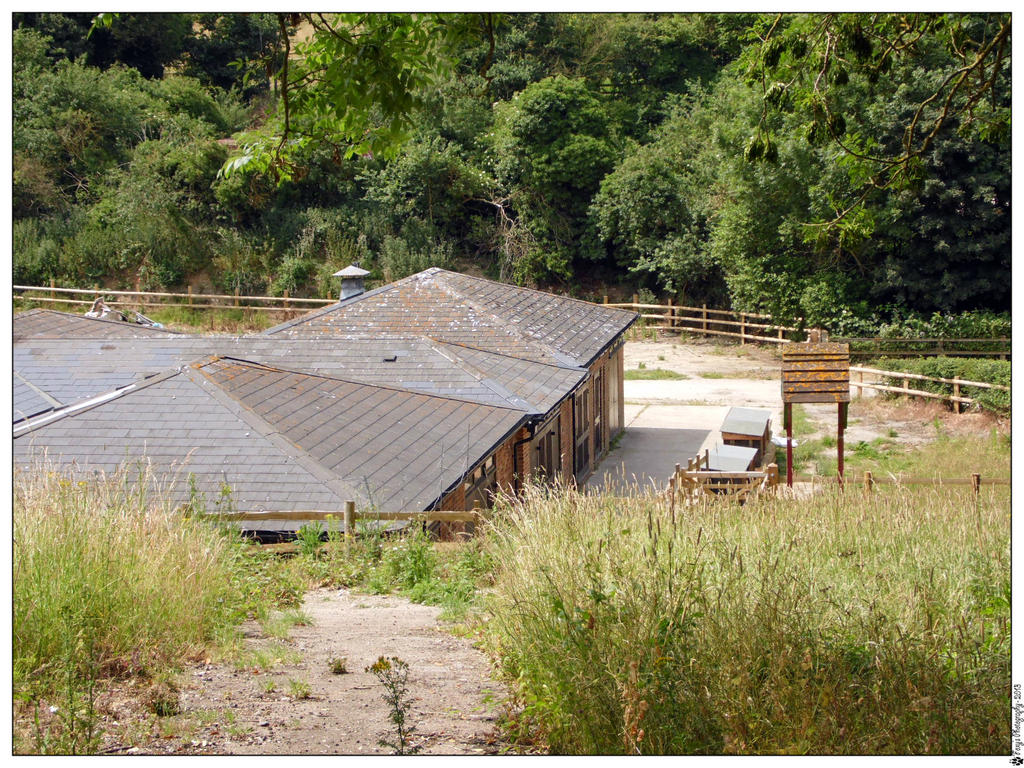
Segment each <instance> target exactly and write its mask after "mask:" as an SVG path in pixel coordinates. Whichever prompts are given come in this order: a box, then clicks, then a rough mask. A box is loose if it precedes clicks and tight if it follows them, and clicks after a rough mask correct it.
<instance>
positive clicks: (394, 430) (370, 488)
mask: <svg viewBox="0 0 1024 768" xmlns="http://www.w3.org/2000/svg"><path fill="white" fill-rule="evenodd" d="M197 369H198V370H199V371H200V372H201V373H202V375H203V376H205V377H206V378H207V379H209V380H210V381H211V382H213V383H214V384H216V385H217V386H218V387H219V388H221V389H222V390H223V391H224V392H225V393H226V394H228V395H229V396H230V397H232V398H234V399H236V400H237V401H238V402H239V404H240V405H241V406H242V407H244V408H246V409H248V410H250V411H252V412H253V413H254V414H256V415H258V416H259V418H261V419H263V420H265V421H266V422H267V423H268V424H269V425H271V427H272V428H273V429H275V430H278V431H279V432H280V434H281V435H282V436H283V437H285V438H286V439H287V440H289V441H291V442H292V443H294V444H295V445H297V446H298V447H299V448H301V449H302V450H303V451H304V452H305V453H307V454H308V455H309V456H311V457H313V458H314V459H315V460H316V461H317V462H318V463H319V464H321V465H322V466H324V467H326V468H327V469H329V470H330V471H331V472H332V473H334V474H335V475H337V476H339V477H342V478H344V479H345V481H346V482H347V483H348V484H350V485H352V486H354V487H357V488H360V489H367V491H366V493H367V495H368V496H369V497H370V499H371V500H372V501H373V502H374V503H376V504H378V505H380V506H381V507H382V508H385V509H394V510H400V509H424V508H426V507H427V506H429V505H431V504H432V503H434V502H435V501H436V500H437V499H438V497H439V496H440V495H441V494H442V493H443V492H445V491H446V490H447V489H448V488H450V487H452V486H454V485H455V484H456V483H458V482H459V481H460V480H461V478H462V476H463V474H464V473H465V472H466V471H467V470H468V469H471V468H472V467H473V466H475V465H476V464H477V463H479V462H480V461H482V460H483V459H484V458H486V457H487V456H488V455H489V454H490V453H491V452H492V451H493V450H494V448H495V447H497V445H498V444H499V443H500V442H501V441H502V440H504V439H505V438H506V437H507V436H508V435H509V434H511V433H512V432H513V431H515V429H517V428H518V427H519V426H520V425H521V424H522V423H523V422H525V421H526V418H527V415H526V414H525V413H523V412H522V411H520V410H516V409H512V408H503V407H495V406H490V405H483V404H480V403H474V402H470V401H467V400H458V399H454V398H440V397H436V396H432V395H425V394H421V393H417V392H411V391H408V390H404V389H398V388H392V387H382V386H377V385H371V384H365V383H360V382H353V381H344V380H338V379H329V378H325V377H321V376H315V375H310V374H304V373H296V372H292V371H285V370H279V369H274V368H270V367H265V366H259V365H254V364H252V363H247V362H244V361H241V360H232V359H227V358H224V359H218V360H214V361H211V362H208V363H204V364H200V365H197ZM467 464H468V466H467ZM414 465H415V466H418V467H420V469H419V470H417V471H415V472H412V473H407V474H406V475H404V477H403V480H402V482H396V478H398V477H400V476H403V473H402V472H401V471H400V468H401V467H406V468H409V467H412V466H414ZM438 489H439V490H438Z"/></svg>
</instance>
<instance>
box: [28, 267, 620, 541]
mask: <svg viewBox="0 0 1024 768" xmlns="http://www.w3.org/2000/svg"><path fill="white" fill-rule="evenodd" d="M343 277H344V276H343ZM358 277H360V278H361V276H358ZM347 288H348V290H346V291H345V292H344V293H343V295H345V296H347V298H344V299H342V300H340V301H339V302H338V303H336V304H333V305H330V306H328V307H326V308H324V309H320V310H315V311H313V312H310V313H308V314H306V315H303V316H301V317H299V318H297V319H295V320H292V321H289V322H287V323H284V324H282V325H279V326H277V327H275V328H272V329H270V330H269V331H267V332H264V333H263V334H260V335H251V336H241V337H234V336H195V335H189V334H178V333H174V332H171V331H168V330H166V329H161V328H153V327H146V326H140V325H135V324H132V323H124V322H117V321H113V320H105V319H96V318H86V317H83V316H81V315H73V314H68V313H63V312H54V311H52V310H31V311H29V312H23V313H20V314H18V315H16V316H15V320H14V333H13V337H14V350H13V351H14V372H13V373H14V402H13V424H14V446H15V448H14V455H15V459H16V461H17V462H18V464H19V465H20V466H30V465H31V463H32V461H33V460H34V459H35V458H38V457H40V456H42V455H44V454H45V456H46V457H47V458H48V460H49V461H51V462H53V461H56V462H58V463H60V464H62V465H64V466H66V467H68V468H71V469H73V470H74V471H77V472H88V471H105V472H109V471H112V470H114V469H116V468H117V467H118V466H119V465H123V464H126V463H127V464H131V462H133V461H135V460H137V459H138V457H140V456H144V457H145V459H146V460H147V461H149V462H151V463H152V464H153V466H154V469H156V470H157V474H158V475H159V476H162V477H164V478H166V482H167V483H168V485H169V486H170V492H171V493H172V496H173V497H174V498H175V499H176V500H178V501H179V502H182V503H184V501H187V492H188V487H189V486H188V483H187V482H186V481H187V479H188V478H189V477H190V476H191V477H192V479H193V482H194V483H195V487H196V488H197V489H198V490H200V491H201V492H203V493H205V494H207V495H211V494H212V495H213V496H214V497H215V496H216V495H217V494H218V493H219V490H220V488H221V487H222V486H223V484H224V483H227V484H228V485H229V486H230V487H231V489H232V495H233V498H234V501H235V505H236V508H238V509H240V510H249V511H260V510H262V511H275V510H280V511H285V510H301V509H310V510H321V511H335V510H337V511H339V512H340V511H341V510H342V509H343V505H344V502H345V501H347V500H355V501H356V502H357V504H358V505H359V506H360V507H362V508H367V507H376V508H377V509H381V510H385V511H400V510H404V511H412V510H420V509H451V510H459V509H469V508H472V507H473V506H487V505H488V504H489V502H490V498H491V496H492V495H493V493H495V492H496V491H497V490H498V489H499V488H509V489H514V488H515V487H516V485H517V484H518V482H519V481H520V480H521V479H522V478H524V477H526V476H527V475H529V474H531V473H534V472H541V473H543V474H545V475H548V476H554V475H556V474H560V475H563V476H575V477H576V478H578V479H580V478H582V477H583V476H585V475H586V474H588V473H589V472H590V471H591V469H592V467H593V464H594V462H595V459H596V457H598V456H600V454H601V453H603V452H604V451H605V450H607V448H608V444H609V442H610V440H611V438H612V437H613V436H614V434H615V432H617V431H618V430H620V429H621V428H622V423H623V418H622V402H623V401H622V341H623V334H624V332H625V330H626V329H627V328H628V327H629V325H630V324H631V323H632V322H633V321H634V320H635V317H636V316H635V315H634V314H633V313H629V312H623V311H621V310H617V309H611V308H608V307H602V306H600V305H594V304H590V303H587V302H581V301H577V300H574V299H568V298H564V297H558V296H552V295H550V294H545V293H541V292H539V291H532V290H529V289H523V288H516V287H514V286H506V285H503V284H500V283H495V282H493V281H489V280H483V279H481V278H472V277H467V276H465V275H459V274H456V273H453V272H447V271H445V270H439V269H431V270H426V271H425V272H421V273H419V274H418V275H413V276H411V277H409V278H406V279H404V280H400V281H397V282H396V283H392V284H390V285H386V286H383V287H382V288H378V289H376V290H372V291H368V292H364V291H362V288H361V285H359V287H358V288H356V289H353V288H352V286H351V285H349V286H347ZM294 525H295V524H292V523H288V522H285V521H282V522H280V524H279V526H278V527H279V528H280V529H282V530H284V529H288V528H290V527H294Z"/></svg>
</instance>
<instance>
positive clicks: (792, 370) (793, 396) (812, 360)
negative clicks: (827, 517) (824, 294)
mask: <svg viewBox="0 0 1024 768" xmlns="http://www.w3.org/2000/svg"><path fill="white" fill-rule="evenodd" d="M812 333H813V334H815V336H813V337H812V338H814V339H815V340H814V341H808V342H805V343H802V344H787V345H786V346H785V347H784V348H783V350H782V403H783V405H782V408H783V411H782V415H783V421H784V422H785V425H786V485H789V486H792V485H793V403H836V404H837V405H838V406H839V414H838V415H839V419H838V424H837V426H838V428H839V434H838V437H837V439H836V451H837V454H838V461H837V467H836V469H837V470H838V475H839V483H840V487H842V482H843V470H844V467H843V452H844V451H843V448H844V446H843V432H844V431H845V430H846V419H847V412H848V409H849V407H850V345H849V344H834V343H829V342H820V341H817V338H818V337H817V335H816V334H817V333H818V332H817V331H814V332H812Z"/></svg>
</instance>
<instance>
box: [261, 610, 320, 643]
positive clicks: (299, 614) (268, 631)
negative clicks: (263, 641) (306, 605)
mask: <svg viewBox="0 0 1024 768" xmlns="http://www.w3.org/2000/svg"><path fill="white" fill-rule="evenodd" d="M312 623H313V620H312V619H311V618H310V617H309V614H307V613H306V612H305V611H303V610H301V609H299V608H292V609H290V610H287V611H281V612H280V613H277V614H274V615H273V616H271V617H269V618H268V619H266V620H265V621H264V622H263V634H265V635H267V636H268V637H273V638H277V639H278V640H287V639H288V635H289V634H291V630H292V627H308V626H309V625H310V624H312Z"/></svg>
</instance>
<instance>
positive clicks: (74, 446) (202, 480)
mask: <svg viewBox="0 0 1024 768" xmlns="http://www.w3.org/2000/svg"><path fill="white" fill-rule="evenodd" d="M13 455H14V461H15V464H16V465H18V466H26V467H29V466H31V465H32V463H33V462H34V461H37V460H42V459H44V458H45V459H46V460H47V461H49V462H52V463H54V464H56V465H58V466H60V467H62V468H64V469H65V470H69V471H71V472H72V473H89V472H93V471H101V472H105V473H112V472H115V471H116V470H117V469H118V468H119V467H120V466H121V465H122V464H127V465H128V466H129V468H131V466H132V465H133V464H134V463H135V462H136V461H139V460H145V461H148V462H149V463H150V464H151V466H152V468H153V473H154V476H155V479H156V480H157V481H158V483H159V484H160V485H161V486H162V487H164V488H165V489H166V490H167V492H168V495H169V496H170V498H171V500H172V501H173V502H174V503H176V504H184V503H186V502H187V501H188V500H189V483H188V476H189V475H190V474H192V475H194V477H195V483H196V488H197V489H198V490H199V491H200V492H201V493H203V494H204V495H205V496H206V498H207V500H208V501H210V502H211V507H212V500H213V499H216V498H217V497H218V495H219V493H220V489H221V485H222V483H225V482H226V483H228V484H229V485H230V486H231V490H232V496H233V498H234V501H235V503H236V505H237V508H238V509H249V510H259V509H265V510H287V509H324V510H334V509H338V510H343V509H344V503H345V500H346V499H347V498H356V497H355V496H354V495H352V493H351V491H350V489H348V488H346V487H344V485H343V484H342V483H341V482H340V480H339V478H331V477H328V476H327V474H326V473H323V472H320V473H319V474H318V473H316V472H315V471H313V468H311V467H310V466H309V462H304V461H303V460H302V457H301V452H299V451H297V450H294V449H291V450H289V449H288V446H287V445H284V444H283V443H282V441H281V440H280V439H278V438H275V436H274V435H273V434H272V433H270V434H265V433H262V432H260V431H259V430H257V429H255V428H254V427H253V426H252V425H251V424H249V423H247V422H246V421H245V420H244V419H242V418H240V416H239V414H238V413H237V408H236V409H232V408H231V407H229V404H228V405H226V404H225V403H224V402H222V401H221V400H218V399H216V398H214V397H211V396H210V394H209V393H208V392H207V391H206V390H205V389H204V388H203V386H202V385H201V384H200V383H199V382H197V381H195V380H194V379H193V378H192V377H190V376H189V375H187V373H183V372H175V373H173V374H172V375H170V376H163V377H157V378H156V379H155V380H153V381H150V382H145V383H143V384H142V385H141V386H137V387H135V388H133V389H131V390H130V391H128V392H126V393H124V394H121V395H120V396H119V397H114V398H112V399H109V400H107V401H106V402H103V403H100V404H98V405H96V406H94V407H90V408H86V409H84V410H82V411H80V412H78V413H74V414H70V415H64V416H59V417H53V420H51V421H48V422H47V421H46V417H43V418H42V419H40V420H37V426H36V428H34V429H31V430H29V431H21V432H19V431H17V430H16V431H15V436H14V443H13ZM332 485H333V486H334V487H332Z"/></svg>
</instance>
